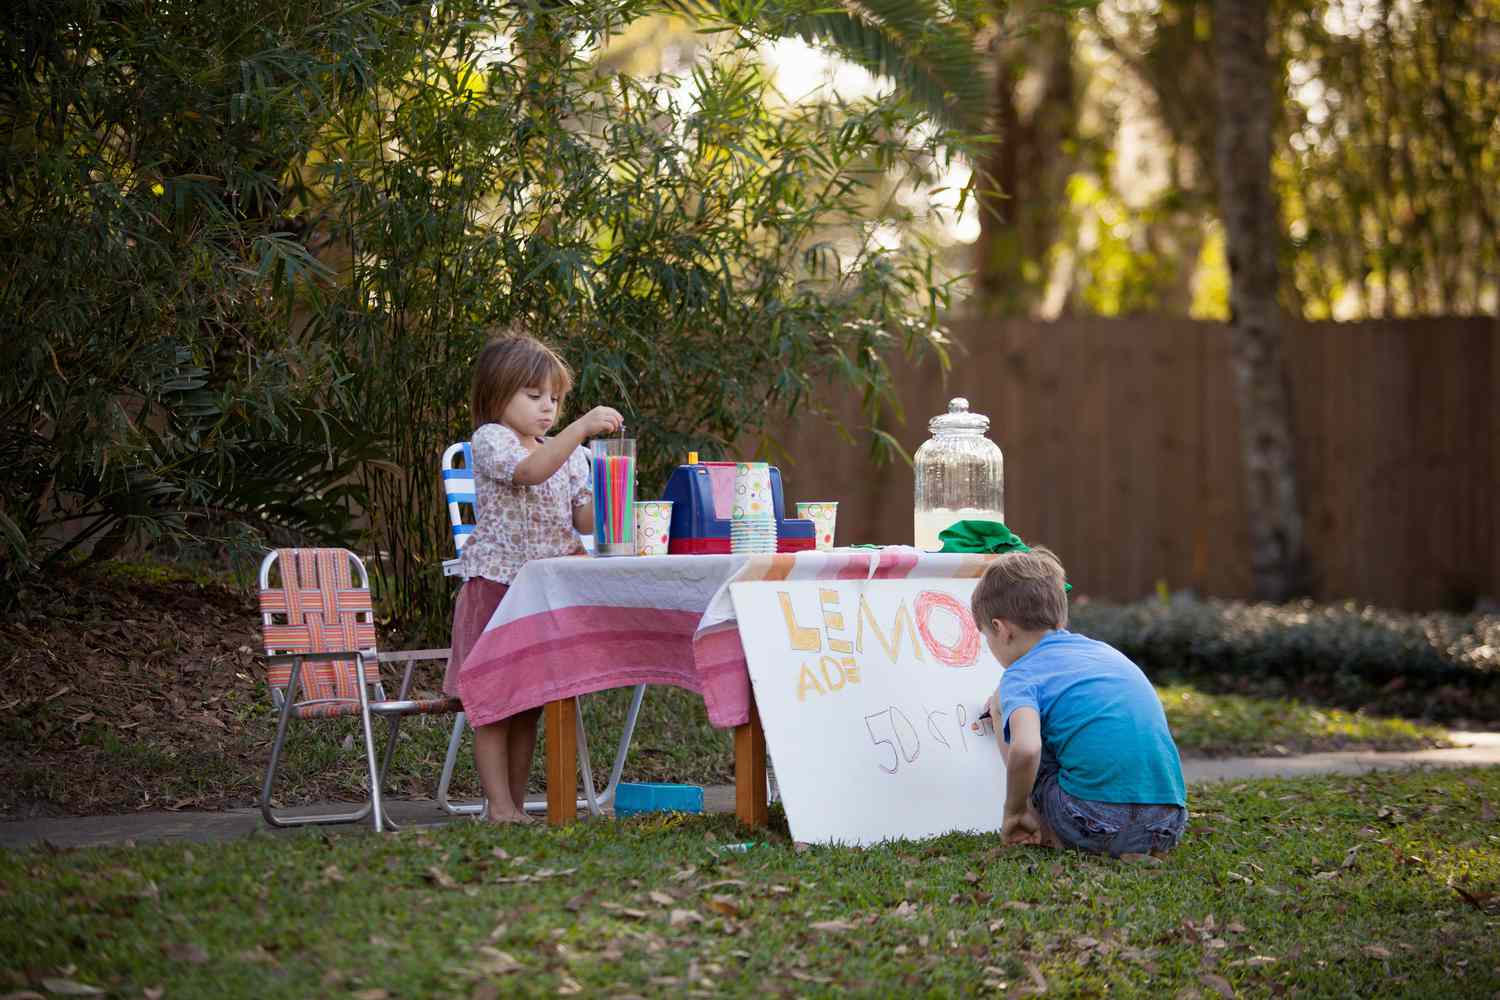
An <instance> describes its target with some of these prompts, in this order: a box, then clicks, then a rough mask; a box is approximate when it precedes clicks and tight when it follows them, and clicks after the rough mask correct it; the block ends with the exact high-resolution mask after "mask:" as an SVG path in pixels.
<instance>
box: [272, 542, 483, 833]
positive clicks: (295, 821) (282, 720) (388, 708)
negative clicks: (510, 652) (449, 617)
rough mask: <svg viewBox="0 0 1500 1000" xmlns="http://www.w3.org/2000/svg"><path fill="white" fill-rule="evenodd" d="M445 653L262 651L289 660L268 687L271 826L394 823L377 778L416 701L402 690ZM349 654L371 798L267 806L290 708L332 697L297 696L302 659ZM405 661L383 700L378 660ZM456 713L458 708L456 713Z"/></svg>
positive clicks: (364, 579) (381, 826)
mask: <svg viewBox="0 0 1500 1000" xmlns="http://www.w3.org/2000/svg"><path fill="white" fill-rule="evenodd" d="M278 556H279V552H278V550H276V549H272V550H271V551H270V552H268V553H266V557H265V558H264V559H263V560H261V564H260V589H261V590H266V589H268V585H269V583H270V572H271V567H272V565H274V564H275V563H276V561H277V559H278ZM348 556H349V558H350V560H352V561H353V563H354V565H355V566H357V567H358V568H359V574H360V584H361V587H362V588H363V589H368V587H369V585H370V577H369V573H368V571H366V569H365V564H364V562H363V561H362V560H361V559H360V558H359V557H358V556H356V555H355V554H354V553H352V552H351V553H348ZM270 617H271V612H262V621H263V623H267V624H269V619H270ZM447 655H448V650H446V649H422V650H412V651H409V652H391V653H378V652H376V651H375V650H373V649H354V650H326V651H325V650H316V651H311V652H306V653H266V654H264V657H265V661H266V663H267V665H270V664H273V663H290V664H291V665H292V669H291V675H290V677H289V678H288V680H287V685H286V687H285V689H282V688H277V687H272V688H271V700H272V703H273V704H274V703H275V702H276V701H277V700H278V699H279V700H280V702H281V705H280V710H279V713H278V717H277V720H276V739H275V742H274V743H273V744H272V745H271V760H270V763H269V764H268V765H267V767H266V778H265V781H264V783H263V784H262V785H261V795H260V813H261V816H262V817H263V818H264V819H265V821H266V822H267V823H268V824H270V825H271V826H274V827H280V828H287V827H295V826H310V825H325V824H332V823H357V822H359V821H361V820H363V819H365V818H366V817H373V824H374V827H375V831H376V832H377V833H379V832H381V831H383V830H386V829H391V830H395V829H398V827H397V825H396V823H395V822H394V821H393V820H392V819H391V818H390V815H389V814H388V813H387V812H386V811H385V805H384V803H383V802H382V801H381V795H382V793H381V784H382V782H383V781H384V779H385V775H386V772H387V771H388V770H389V769H390V764H391V759H392V758H393V757H394V756H395V752H396V740H397V737H398V736H399V734H400V728H401V719H402V717H403V716H404V715H407V714H409V713H410V712H412V711H413V710H414V709H415V708H416V707H417V706H418V705H419V704H420V703H419V702H416V701H412V700H408V698H407V695H408V694H410V693H411V682H412V675H413V674H414V672H415V670H416V666H417V664H418V663H419V662H421V661H423V660H434V659H442V658H444V657H446V656H447ZM309 659H311V660H315V661H323V660H349V659H352V660H354V661H355V668H354V669H355V670H356V671H357V672H358V673H357V675H356V676H357V677H358V681H357V683H356V684H355V688H356V689H357V691H358V693H359V718H360V730H361V735H362V736H363V738H364V744H365V764H366V766H367V768H368V769H369V777H370V798H369V800H368V801H366V802H365V804H364V805H363V806H361V807H360V808H359V809H356V810H354V811H353V812H332V813H311V814H300V815H293V814H289V813H284V812H283V813H277V812H276V810H275V809H273V808H272V806H271V792H272V789H273V788H274V785H275V780H276V769H277V766H278V765H279V764H280V762H281V751H282V748H283V747H284V746H285V744H286V736H287V731H288V728H289V724H290V722H291V720H292V718H293V712H294V710H295V709H296V708H298V707H299V705H317V704H323V703H327V702H329V701H330V700H332V699H315V700H313V701H307V702H301V703H299V702H298V701H297V686H298V683H299V682H300V680H301V675H302V665H303V663H304V661H306V660H309ZM371 659H373V660H374V661H375V663H376V675H377V679H376V680H375V681H374V682H370V681H367V680H366V673H365V670H366V667H365V664H366V662H368V661H369V660H371ZM401 662H405V663H406V671H405V673H404V674H403V675H402V678H401V687H400V689H399V692H398V694H397V696H396V698H395V699H394V700H387V699H386V697H385V688H384V686H383V684H382V683H381V682H380V680H379V679H378V677H379V664H380V663H401ZM371 689H374V694H375V699H376V700H374V701H372V700H371V698H370V694H371ZM456 714H459V715H460V716H461V715H462V713H456ZM373 715H379V716H382V717H386V719H387V722H388V724H389V727H390V728H389V733H388V735H387V737H386V747H385V754H384V758H383V759H382V760H381V761H380V763H379V764H378V765H377V764H376V753H375V733H374V722H373V719H372V716H373Z"/></svg>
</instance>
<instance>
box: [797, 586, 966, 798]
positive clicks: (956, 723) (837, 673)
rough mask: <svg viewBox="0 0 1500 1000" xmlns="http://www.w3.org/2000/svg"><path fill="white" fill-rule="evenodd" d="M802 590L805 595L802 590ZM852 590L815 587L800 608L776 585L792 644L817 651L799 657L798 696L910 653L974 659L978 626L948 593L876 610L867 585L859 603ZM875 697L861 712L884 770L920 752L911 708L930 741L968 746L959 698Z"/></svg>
mask: <svg viewBox="0 0 1500 1000" xmlns="http://www.w3.org/2000/svg"><path fill="white" fill-rule="evenodd" d="M800 594H801V595H802V596H803V597H804V601H805V596H806V594H807V591H805V590H803V591H800ZM854 597H855V595H854V594H851V593H849V592H848V591H842V592H841V591H840V590H838V589H835V588H833V587H819V588H817V606H816V608H811V607H808V606H807V605H806V604H805V603H804V606H803V607H802V608H800V609H799V608H798V607H797V606H796V604H795V602H794V594H793V593H791V592H788V591H780V592H778V594H777V600H778V602H779V604H780V608H781V618H782V622H783V623H784V625H785V627H786V639H787V644H788V646H789V649H790V651H791V652H792V653H793V654H797V653H806V654H815V655H816V659H813V658H812V657H803V658H802V659H801V662H800V665H799V668H798V670H797V673H796V679H795V689H796V699H797V701H798V702H799V703H806V702H807V701H808V699H809V698H811V699H814V700H820V699H821V698H822V697H828V696H836V695H837V694H838V692H840V691H847V690H849V689H850V685H860V684H861V682H862V680H863V679H864V678H865V676H866V673H865V671H867V670H869V669H877V670H890V671H892V672H896V671H897V669H898V665H900V664H902V663H903V661H904V662H905V664H906V665H907V666H908V667H910V666H911V664H912V661H915V663H918V664H922V665H923V666H924V667H926V666H927V665H929V664H931V665H932V666H938V667H943V668H958V669H964V668H970V667H973V666H974V665H975V664H976V663H977V662H978V661H979V652H980V641H979V640H980V635H979V629H978V628H977V627H975V625H974V619H973V617H972V616H971V615H970V614H969V609H968V607H967V605H966V604H964V603H963V602H961V601H959V600H958V599H957V598H955V597H954V596H953V595H951V594H947V593H944V592H942V591H938V590H922V591H920V592H918V593H917V594H916V595H915V597H914V598H913V599H911V601H910V603H908V600H907V599H906V598H905V597H902V598H901V599H900V600H899V601H897V602H896V604H895V607H894V608H890V607H885V608H883V609H879V610H877V608H876V607H872V605H871V603H870V599H869V596H868V594H866V593H865V592H863V591H861V592H859V593H858V595H857V601H858V602H857V604H855V603H854V601H853V599H854ZM850 604H854V606H853V607H852V608H851V607H850V606H849V605H850ZM881 611H884V613H883V614H882V613H881ZM846 614H847V617H846ZM902 700H904V699H902ZM880 704H881V706H882V707H881V708H880V710H879V711H877V712H872V713H866V712H864V711H861V712H860V714H861V715H863V721H864V728H865V730H866V731H867V733H868V735H869V737H870V741H871V744H872V745H873V747H874V748H875V750H876V752H877V760H876V761H875V763H876V766H877V767H879V768H880V770H882V771H884V772H886V773H887V774H895V773H896V772H897V771H898V770H899V769H900V767H901V764H902V762H903V761H904V762H905V763H907V764H913V763H915V762H916V760H917V758H918V757H919V756H920V754H921V748H922V738H921V735H920V733H919V732H918V728H917V725H916V724H915V723H913V722H912V714H915V715H916V716H917V718H918V719H919V720H925V723H926V725H925V727H924V728H925V729H926V731H927V733H928V735H929V736H930V737H931V738H932V739H933V740H934V741H935V742H936V743H938V744H940V745H942V746H943V747H946V748H948V749H949V750H959V751H966V750H967V749H968V748H967V745H966V744H967V741H968V738H969V734H968V732H967V730H968V723H969V715H970V711H969V708H968V707H966V706H965V705H963V704H953V706H952V712H951V713H950V712H949V711H948V710H947V706H946V705H944V706H943V707H942V708H939V709H934V708H930V707H929V706H928V705H927V704H926V703H925V702H924V703H922V704H921V705H920V707H919V706H917V705H915V704H908V705H907V706H906V708H903V707H901V706H898V705H894V704H890V705H886V703H885V702H884V701H882V702H881V703H880ZM867 707H869V706H867ZM907 708H909V709H911V712H910V713H909V712H908V711H907ZM950 716H951V718H952V721H951V722H950V721H949V718H950ZM953 737H956V741H955V739H954V738H953ZM955 742H957V743H958V746H955V745H954V743H955Z"/></svg>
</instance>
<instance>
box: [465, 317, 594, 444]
mask: <svg viewBox="0 0 1500 1000" xmlns="http://www.w3.org/2000/svg"><path fill="white" fill-rule="evenodd" d="M532 386H537V387H540V388H546V387H547V386H551V387H552V388H553V389H554V390H555V391H556V392H557V394H558V396H559V397H562V396H566V395H567V394H568V390H569V389H572V388H573V370H572V369H571V368H569V367H568V363H567V362H566V361H564V360H563V359H562V358H560V357H559V356H558V354H557V352H556V351H554V350H553V349H552V348H550V347H548V346H547V345H546V344H544V343H542V342H541V341H540V340H537V339H536V338H535V337H532V336H529V335H527V334H524V333H511V334H506V335H505V336H502V337H500V338H498V339H496V340H492V341H490V342H489V343H488V344H485V345H484V349H483V350H481V351H480V352H479V357H477V358H475V359H474V387H473V390H472V394H471V395H470V397H469V415H470V416H471V417H472V418H473V420H474V426H475V427H479V426H481V425H483V424H495V423H499V422H500V417H501V415H502V414H504V413H505V407H506V405H507V404H508V403H509V402H510V401H511V399H512V397H514V396H515V394H516V393H518V392H520V391H521V390H522V389H529V388H531V387H532Z"/></svg>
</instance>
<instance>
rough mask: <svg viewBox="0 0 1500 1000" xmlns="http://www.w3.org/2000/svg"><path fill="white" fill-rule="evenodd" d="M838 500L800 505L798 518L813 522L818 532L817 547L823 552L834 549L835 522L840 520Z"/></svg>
mask: <svg viewBox="0 0 1500 1000" xmlns="http://www.w3.org/2000/svg"><path fill="white" fill-rule="evenodd" d="M838 514H839V503H838V501H837V500H819V501H817V502H816V503H799V504H798V505H797V516H798V517H800V518H802V519H804V520H807V521H811V522H812V523H813V528H814V529H815V530H816V532H817V535H816V536H815V537H816V539H817V547H818V549H819V550H820V551H822V552H827V551H828V550H829V549H831V548H833V522H834V521H835V520H836V519H837V518H838Z"/></svg>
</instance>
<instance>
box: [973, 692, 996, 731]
mask: <svg viewBox="0 0 1500 1000" xmlns="http://www.w3.org/2000/svg"><path fill="white" fill-rule="evenodd" d="M998 718H1000V696H999V695H998V694H992V695H990V696H989V697H988V698H986V699H985V701H984V704H983V705H980V706H979V715H978V716H977V717H976V718H975V719H974V721H973V722H971V723H969V728H970V729H971V730H973V731H974V732H976V733H983V732H985V731H986V730H988V731H990V732H994V731H995V720H996V719H998Z"/></svg>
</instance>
